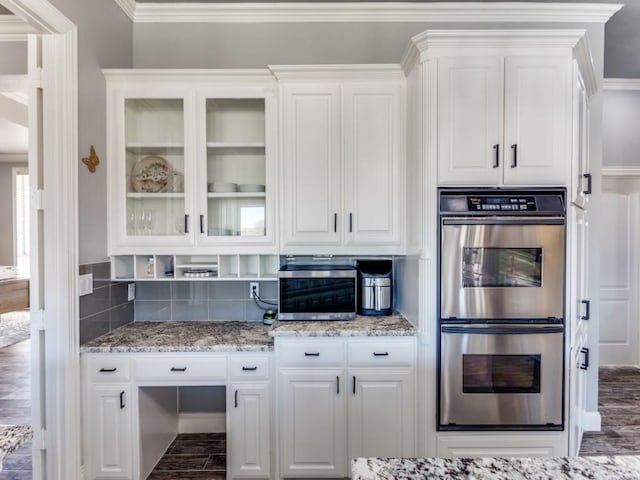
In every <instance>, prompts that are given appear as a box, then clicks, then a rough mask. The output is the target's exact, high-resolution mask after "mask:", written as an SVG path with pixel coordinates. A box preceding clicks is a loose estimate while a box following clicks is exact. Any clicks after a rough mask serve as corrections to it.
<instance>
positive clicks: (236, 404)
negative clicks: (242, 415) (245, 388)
mask: <svg viewBox="0 0 640 480" xmlns="http://www.w3.org/2000/svg"><path fill="white" fill-rule="evenodd" d="M234 399H235V408H238V390H236V393H235V394H234Z"/></svg>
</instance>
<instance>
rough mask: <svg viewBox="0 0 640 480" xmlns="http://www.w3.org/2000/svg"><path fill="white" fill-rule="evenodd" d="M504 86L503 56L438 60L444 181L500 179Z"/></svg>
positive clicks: (490, 181) (440, 177)
mask: <svg viewBox="0 0 640 480" xmlns="http://www.w3.org/2000/svg"><path fill="white" fill-rule="evenodd" d="M502 85H503V68H502V59H501V58H500V57H444V58H439V59H438V105H437V108H438V116H437V118H438V180H439V183H441V184H474V183H476V184H477V183H480V184H498V183H499V182H500V178H501V168H500V166H501V162H502V151H501V148H502V145H500V144H501V142H502V112H503V106H502ZM496 145H497V146H496Z"/></svg>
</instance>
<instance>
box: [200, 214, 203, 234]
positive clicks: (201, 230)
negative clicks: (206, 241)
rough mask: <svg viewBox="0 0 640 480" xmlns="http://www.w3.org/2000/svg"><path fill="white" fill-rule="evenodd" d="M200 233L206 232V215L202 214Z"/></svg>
mask: <svg viewBox="0 0 640 480" xmlns="http://www.w3.org/2000/svg"><path fill="white" fill-rule="evenodd" d="M200 233H204V215H200Z"/></svg>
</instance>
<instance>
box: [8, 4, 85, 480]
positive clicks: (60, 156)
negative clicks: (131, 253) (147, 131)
mask: <svg viewBox="0 0 640 480" xmlns="http://www.w3.org/2000/svg"><path fill="white" fill-rule="evenodd" d="M0 4H2V5H3V6H5V7H6V8H8V9H9V10H10V11H12V12H13V13H15V14H16V16H17V17H18V18H20V19H21V20H23V21H24V22H26V23H27V24H28V25H29V26H30V27H31V29H32V31H35V33H36V34H38V35H39V36H41V39H42V74H40V72H39V71H33V70H32V69H30V71H29V81H30V87H31V88H36V87H38V86H41V88H43V91H44V94H43V103H42V110H41V111H42V119H41V122H40V123H39V125H41V131H42V147H43V148H42V151H43V152H44V155H43V158H44V161H43V169H42V176H41V178H39V179H38V180H37V181H38V182H40V188H42V190H43V192H42V193H39V192H36V191H33V188H32V207H35V206H36V205H38V204H40V206H41V207H42V208H43V210H42V211H41V212H36V213H33V212H34V210H33V209H32V220H33V219H37V218H38V216H40V217H41V218H42V219H43V221H42V224H41V227H36V228H38V230H39V233H38V236H39V237H40V238H41V239H43V242H42V247H41V248H40V249H39V251H40V254H39V255H40V256H41V260H40V262H39V265H37V264H36V263H35V262H32V272H31V273H32V281H31V284H32V292H31V302H32V303H31V308H32V312H33V313H32V322H35V323H36V324H39V325H40V328H41V329H42V328H44V333H45V335H44V337H43V336H42V333H41V336H40V338H44V342H43V343H44V356H43V358H40V357H41V356H40V355H39V354H38V352H34V356H33V357H32V364H34V360H39V361H40V362H41V363H40V365H43V366H44V371H45V375H46V382H45V383H44V385H42V387H43V388H44V389H43V390H41V388H40V387H41V385H40V384H39V381H40V377H39V375H38V364H37V363H35V364H34V368H33V369H32V370H34V373H33V374H32V378H33V380H35V382H34V383H35V384H34V383H32V388H33V400H34V409H33V412H34V418H33V421H34V425H39V424H40V421H41V415H40V411H39V408H38V406H39V401H40V398H41V397H43V398H46V404H45V405H44V412H45V417H46V432H44V431H40V430H39V429H37V428H36V429H34V430H35V431H34V441H33V454H34V455H33V459H34V465H33V468H34V470H33V478H34V479H38V480H40V479H45V478H46V479H47V480H67V479H68V480H74V479H79V478H81V442H80V414H79V412H80V365H79V363H80V362H79V341H78V339H79V337H78V327H79V324H78V294H77V292H78V289H77V276H78V275H77V273H78V200H77V196H78V178H77V177H78V166H77V157H78V155H77V150H78V121H77V111H78V109H77V98H78V86H77V85H78V81H77V76H78V75H77V64H78V61H77V30H76V26H75V25H74V24H73V23H72V22H70V21H69V20H68V19H67V18H66V17H65V16H64V15H63V14H62V13H61V12H59V11H58V10H57V9H56V8H55V7H54V6H53V5H51V4H50V3H49V2H48V1H47V0H0ZM25 33H28V30H25ZM14 35H15V32H14ZM37 43H38V42H36V41H35V37H31V38H30V39H29V51H30V56H33V54H34V52H36V51H37V49H36V48H35V47H34V46H36V45H37ZM31 60H33V59H30V64H31ZM38 110H39V109H38V106H37V105H30V106H29V130H30V131H32V130H33V129H35V130H38V124H37V122H38V118H37V116H34V113H37V112H38ZM34 122H36V123H35V124H34ZM29 150H30V151H29V168H30V176H33V174H34V173H35V174H36V176H38V175H37V173H38V172H34V171H33V169H35V165H34V161H33V159H34V156H37V155H41V154H42V153H41V152H39V151H38V148H37V146H36V147H34V145H33V143H31V139H30V148H29ZM34 150H35V151H34ZM36 158H37V157H36ZM34 181H36V180H34ZM32 185H34V183H32ZM36 228H34V229H33V230H32V232H33V231H35V230H36ZM32 238H33V233H32ZM45 239H46V241H44V240H45ZM32 245H34V247H35V246H37V240H35V241H33V240H32ZM32 253H33V255H34V257H37V256H38V255H36V252H35V251H34V252H32ZM39 312H41V315H38V313H39ZM33 331H37V329H35V330H32V332H33ZM32 345H33V343H32ZM42 448H46V465H45V464H44V463H42V458H43V457H44V456H43V455H41V449H42Z"/></svg>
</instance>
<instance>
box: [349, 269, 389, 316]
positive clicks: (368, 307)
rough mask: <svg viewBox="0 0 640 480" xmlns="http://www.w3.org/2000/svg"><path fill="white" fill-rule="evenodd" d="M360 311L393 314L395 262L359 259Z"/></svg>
mask: <svg viewBox="0 0 640 480" xmlns="http://www.w3.org/2000/svg"><path fill="white" fill-rule="evenodd" d="M357 267H358V289H359V292H360V295H359V296H358V313H359V314H360V315H371V316H374V315H391V312H392V311H393V277H392V271H393V262H392V261H391V260H358V264H357Z"/></svg>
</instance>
